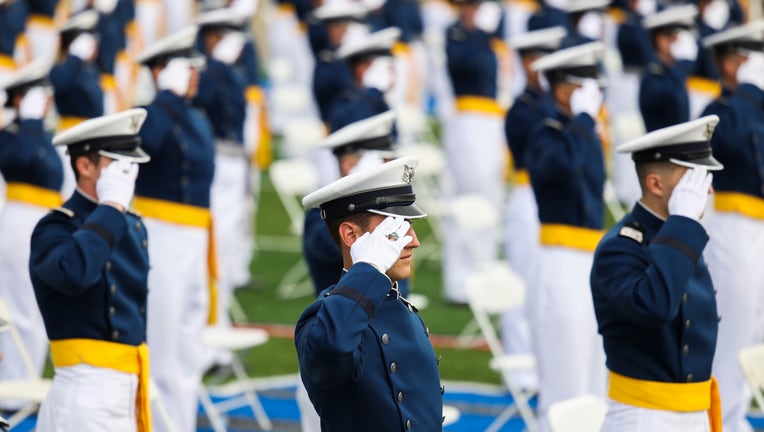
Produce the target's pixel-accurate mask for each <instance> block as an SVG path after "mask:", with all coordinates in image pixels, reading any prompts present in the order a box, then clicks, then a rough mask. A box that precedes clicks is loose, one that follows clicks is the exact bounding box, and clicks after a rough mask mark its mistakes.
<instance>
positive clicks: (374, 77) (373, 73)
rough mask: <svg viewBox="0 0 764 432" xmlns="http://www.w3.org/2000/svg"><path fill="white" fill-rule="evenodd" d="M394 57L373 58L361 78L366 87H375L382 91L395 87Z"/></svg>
mask: <svg viewBox="0 0 764 432" xmlns="http://www.w3.org/2000/svg"><path fill="white" fill-rule="evenodd" d="M393 78H394V75H393V59H392V57H388V56H384V57H377V58H375V59H374V60H372V62H371V64H370V65H369V68H368V69H366V72H364V73H363V78H362V79H361V81H362V83H363V86H364V87H370V88H375V89H377V90H379V91H381V92H382V93H385V92H387V91H388V90H390V89H391V88H392V87H393Z"/></svg>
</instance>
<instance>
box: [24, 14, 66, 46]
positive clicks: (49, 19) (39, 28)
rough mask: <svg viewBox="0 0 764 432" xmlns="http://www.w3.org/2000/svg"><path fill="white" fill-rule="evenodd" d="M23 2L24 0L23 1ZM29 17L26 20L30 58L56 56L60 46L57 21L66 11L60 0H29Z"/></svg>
mask: <svg viewBox="0 0 764 432" xmlns="http://www.w3.org/2000/svg"><path fill="white" fill-rule="evenodd" d="M22 3H23V2H22ZM26 3H27V5H28V7H29V17H28V18H27V22H26V32H25V33H26V37H27V41H28V42H27V45H28V46H29V55H30V58H33V59H36V58H40V57H44V58H54V57H55V56H56V48H57V47H58V29H57V28H56V23H57V22H58V21H60V19H61V18H62V15H63V13H64V7H63V6H64V4H63V3H64V2H59V0H27V1H26Z"/></svg>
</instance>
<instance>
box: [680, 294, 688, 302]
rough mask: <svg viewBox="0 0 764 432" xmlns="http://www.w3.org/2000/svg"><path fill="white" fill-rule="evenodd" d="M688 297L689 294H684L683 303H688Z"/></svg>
mask: <svg viewBox="0 0 764 432" xmlns="http://www.w3.org/2000/svg"><path fill="white" fill-rule="evenodd" d="M688 297H689V296H688V295H687V293H684V294H682V303H687V298H688Z"/></svg>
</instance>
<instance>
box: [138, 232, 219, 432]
mask: <svg viewBox="0 0 764 432" xmlns="http://www.w3.org/2000/svg"><path fill="white" fill-rule="evenodd" d="M144 223H145V225H146V229H147V233H148V236H149V239H151V241H150V242H149V256H150V257H151V269H150V270H149V298H148V308H149V310H148V344H149V347H150V348H151V374H152V376H153V377H154V380H155V381H156V384H157V386H158V387H159V391H160V393H161V395H162V400H163V401H164V403H165V406H166V408H167V413H168V415H169V417H170V420H171V422H172V423H173V424H174V425H175V427H176V428H177V430H178V431H179V432H192V431H194V430H195V428H196V411H197V392H198V389H199V385H200V382H201V375H202V367H203V365H202V356H203V353H204V346H203V344H202V342H201V334H202V330H203V329H204V326H205V325H206V321H207V314H208V301H209V279H208V274H209V271H208V262H207V245H208V234H207V230H206V229H204V228H197V227H192V226H186V225H178V224H173V223H168V222H163V221H159V220H156V219H152V218H144ZM153 423H154V430H156V431H163V430H165V429H164V424H163V423H162V422H161V421H159V419H158V416H155V417H154V420H153Z"/></svg>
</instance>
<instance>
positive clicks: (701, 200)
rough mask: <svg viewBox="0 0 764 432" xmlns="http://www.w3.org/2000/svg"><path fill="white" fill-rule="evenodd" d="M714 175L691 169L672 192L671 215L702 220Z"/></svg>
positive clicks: (669, 207)
mask: <svg viewBox="0 0 764 432" xmlns="http://www.w3.org/2000/svg"><path fill="white" fill-rule="evenodd" d="M712 180H713V175H712V174H711V173H710V172H708V170H707V169H705V168H690V169H688V170H687V172H685V173H684V175H683V176H682V178H681V179H680V180H679V183H677V185H676V186H675V187H674V190H673V191H672V192H671V197H670V198H669V202H668V211H669V214H670V215H676V216H684V217H688V218H690V219H693V220H696V221H697V220H700V216H702V215H703V211H705V209H706V203H707V202H708V195H709V194H708V192H709V190H710V188H711V181H712Z"/></svg>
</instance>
